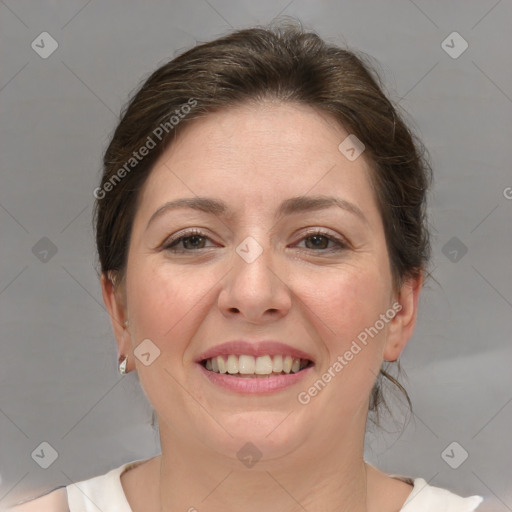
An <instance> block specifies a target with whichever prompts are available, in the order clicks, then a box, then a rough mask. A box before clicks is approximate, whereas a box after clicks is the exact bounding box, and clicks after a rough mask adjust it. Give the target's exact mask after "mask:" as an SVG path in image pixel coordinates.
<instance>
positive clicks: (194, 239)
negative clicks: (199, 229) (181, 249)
mask: <svg viewBox="0 0 512 512" xmlns="http://www.w3.org/2000/svg"><path fill="white" fill-rule="evenodd" d="M202 240H203V237H201V236H198V235H193V236H189V237H188V238H186V239H185V240H184V245H185V247H187V248H190V247H192V248H195V249H197V248H198V242H199V245H200V244H201V241H202Z"/></svg>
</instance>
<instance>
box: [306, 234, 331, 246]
mask: <svg viewBox="0 0 512 512" xmlns="http://www.w3.org/2000/svg"><path fill="white" fill-rule="evenodd" d="M309 240H312V241H313V246H314V247H315V248H317V249H318V248H320V249H326V248H327V243H328V240H327V238H326V237H325V236H323V235H313V236H310V237H309Z"/></svg>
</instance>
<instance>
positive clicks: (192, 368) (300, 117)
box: [21, 25, 482, 512]
mask: <svg viewBox="0 0 512 512" xmlns="http://www.w3.org/2000/svg"><path fill="white" fill-rule="evenodd" d="M377 80H378V79H377V77H376V76H373V75H372V71H370V68H369V66H368V65H367V64H365V63H364V62H363V60H362V59H361V58H358V57H357V56H356V55H355V54H354V53H352V52H349V51H347V50H343V49H340V48H337V47H334V46H328V45H326V44H325V43H324V42H323V41H322V40H321V39H320V38H319V37H318V36H316V35H315V34H313V33H305V32H303V31H302V30H301V29H300V28H298V27H296V26H294V25H282V26H279V27H277V29H272V30H271V29H268V30H267V29H250V30H241V31H237V32H234V33H232V34H231V35H229V36H227V37H223V38H220V39H217V40H215V41H212V42H209V43H205V44H202V45H199V46H197V47H195V48H193V49H191V50H189V51H187V52H186V53H184V54H182V55H181V56H179V57H177V58H175V59H174V60H173V61H171V62H169V63H167V64H165V65H164V66H162V67H161V68H160V69H158V70H157V71H156V72H155V73H153V75H152V76H150V78H149V79H148V80H147V81H146V83H145V84H144V85H143V86H142V88H141V90H140V91H139V92H138V93H137V94H136V95H135V97H134V98H133V99H132V101H131V103H130V105H129V106H128V108H127V110H126V112H125V113H124V115H123V118H122V120H121V122H120V124H119V126H118V127H117V129H116V131H115V133H114V136H113V138H112V141H111V143H110V145H109V147H108V149H107V151H106V154H105V157H104V174H103V178H102V181H101V184H100V186H99V187H98V188H97V189H96V190H95V197H96V198H97V212H96V213H97V217H96V222H97V224H96V227H97V246H98V251H99V258H100V264H101V286H102V291H103V298H104V301H105V304H106V306H107V308H108V311H109V313H110V316H111V319H112V325H113V329H114V333H115V336H116V340H117V346H118V350H119V353H120V361H119V364H120V372H121V373H122V374H124V373H127V372H132V371H136V372H137V374H138V377H139V379H140V382H141V384H142V387H143V389H144V392H145V393H146V395H147V397H148V399H149V401H150V403H151V404H152V406H153V408H154V409H155V411H156V414H157V416H158V421H159V428H160V439H161V446H162V454H161V455H159V456H157V457H153V458H151V459H148V460H141V461H134V462H131V463H129V464H125V465H123V466H121V467H119V468H115V469H113V470H112V471H110V472H109V473H107V474H106V475H101V476H99V477H95V478H92V479H90V480H87V481H83V482H79V483H77V484H73V485H68V486H67V487H61V488H59V489H57V490H55V491H53V492H51V493H50V494H47V495H45V496H43V497H41V498H39V499H37V500H34V501H32V502H29V503H26V504H24V505H23V506H22V508H21V509H22V510H32V508H30V507H36V508H37V510H43V509H44V507H46V509H47V510H52V511H54V510H68V507H69V510H70V511H71V512H78V511H85V510H91V508H90V507H91V506H92V505H94V506H95V507H97V509H99V510H103V511H112V510H117V511H122V512H129V511H133V512H156V511H171V510H173V511H174V510H184V511H185V510H188V511H195V510H198V511H206V510H209V511H220V510H223V511H228V510H244V511H248V512H252V511H254V512H256V511H261V510H275V511H279V512H292V511H293V512H294V511H298V510H307V511H316V510H336V511H340V512H344V511H350V512H363V511H365V512H396V511H398V510H401V511H405V512H414V511H420V510H436V511H440V510H446V511H450V512H455V511H457V512H462V511H472V510H475V509H476V507H477V506H478V505H479V504H480V503H481V501H482V498H480V497H478V496H472V497H469V498H462V497H459V496H457V495H455V494H453V493H451V492H449V491H447V490H443V489H439V488H435V487H432V486H429V485H428V484H427V483H426V482H425V480H423V479H421V478H416V479H411V478H405V477H397V476H392V475H388V474H385V473H383V472H381V471H379V470H378V469H377V468H375V467H374V466H372V465H370V464H368V463H366V462H365V461H364V458H363V449H364V434H365V426H366V422H367V419H368V412H369V411H372V412H376V411H377V407H378V405H379V403H380V402H381V401H382V396H381V389H380V383H381V379H382V378H389V379H391V380H392V381H394V379H393V378H392V377H391V376H390V375H389V374H387V372H386V371H385V370H384V369H382V367H383V364H384V365H385V363H386V362H393V361H397V360H398V358H399V356H400V353H401V352H402V350H403V349H404V347H405V345H406V343H407V341H408V340H409V338H410V337H411V335H412V332H413V329H414V325H415V321H416V315H417V307H418V296H419V293H420V289H421V287H422V284H423V280H424V276H425V274H426V266H427V263H428V256H429V242H428V232H427V228H426V220H425V196H426V192H427V189H428V184H429V181H430V175H429V166H428V163H427V162H426V160H425V159H424V158H423V156H422V146H421V143H420V142H419V141H416V140H415V138H414V136H413V135H412V133H411V132H410V130H409V129H408V128H407V127H406V125H405V124H404V122H403V121H402V119H401V118H400V116H399V115H398V114H397V112H396V111H395V109H394V107H393V106H392V104H391V103H390V101H389V100H388V99H387V98H386V97H385V95H384V94H383V92H382V91H381V89H380V87H379V85H378V83H377ZM394 382H395V383H396V381H394ZM397 384H398V383H397ZM23 507H27V508H23ZM93 509H94V510H96V508H93ZM34 510H35V508H34Z"/></svg>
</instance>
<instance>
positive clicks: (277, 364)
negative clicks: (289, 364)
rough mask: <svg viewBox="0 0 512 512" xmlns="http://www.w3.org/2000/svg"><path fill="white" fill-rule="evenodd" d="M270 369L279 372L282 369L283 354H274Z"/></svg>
mask: <svg viewBox="0 0 512 512" xmlns="http://www.w3.org/2000/svg"><path fill="white" fill-rule="evenodd" d="M272 371H274V372H276V373H281V372H282V371H283V356H274V361H273V364H272Z"/></svg>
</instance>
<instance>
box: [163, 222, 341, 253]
mask: <svg viewBox="0 0 512 512" xmlns="http://www.w3.org/2000/svg"><path fill="white" fill-rule="evenodd" d="M194 236H198V237H200V238H205V239H207V240H210V237H208V236H207V235H206V234H205V233H203V232H202V231H199V230H197V229H194V230H190V231H187V232H185V233H182V234H181V235H180V236H179V237H178V238H174V239H173V238H171V239H170V240H168V241H166V243H165V244H164V245H163V247H162V248H163V249H164V250H165V251H168V252H172V253H179V252H182V253H184V252H198V251H201V250H203V249H204V248H202V249H190V250H189V249H175V248H174V247H175V246H177V245H178V244H179V243H181V242H183V241H184V240H186V239H188V238H193V237H194ZM314 236H322V237H325V238H327V240H328V241H330V242H334V243H335V244H336V245H337V248H332V247H331V248H330V249H319V250H318V251H317V250H315V249H301V250H303V251H306V252H309V251H312V252H337V251H342V250H344V249H347V248H348V247H349V245H348V243H347V242H346V241H345V240H343V239H341V238H338V237H336V236H334V235H332V234H330V233H328V232H327V231H324V230H322V229H319V228H316V229H313V230H311V231H307V232H306V233H304V236H303V237H302V238H301V239H300V240H299V241H300V242H301V241H303V240H306V239H307V238H311V237H314Z"/></svg>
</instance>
